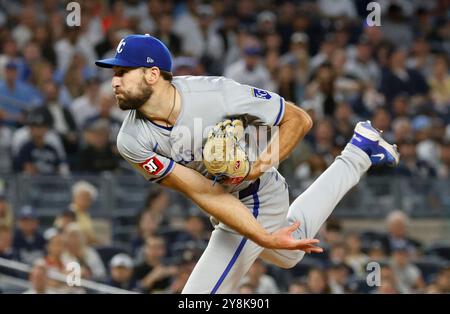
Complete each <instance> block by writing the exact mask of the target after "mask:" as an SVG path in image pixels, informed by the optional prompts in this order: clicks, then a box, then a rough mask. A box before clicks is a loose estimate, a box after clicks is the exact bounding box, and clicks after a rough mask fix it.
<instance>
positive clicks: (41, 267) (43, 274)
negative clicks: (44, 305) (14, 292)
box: [24, 260, 55, 294]
mask: <svg viewBox="0 0 450 314" xmlns="http://www.w3.org/2000/svg"><path fill="white" fill-rule="evenodd" d="M47 273H48V270H47V267H46V266H45V262H44V261H42V260H39V261H36V263H34V265H33V268H32V269H31V272H30V277H29V282H30V285H31V288H30V289H28V290H27V291H25V292H24V294H54V293H55V291H53V290H52V289H51V288H50V287H49V285H48V282H49V278H48V274H47Z"/></svg>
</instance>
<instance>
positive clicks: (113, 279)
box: [106, 253, 136, 291]
mask: <svg viewBox="0 0 450 314" xmlns="http://www.w3.org/2000/svg"><path fill="white" fill-rule="evenodd" d="M109 267H110V275H109V278H108V280H107V281H106V283H107V284H108V285H110V286H113V287H116V288H120V289H125V290H130V291H133V290H135V289H136V282H135V281H134V279H133V260H132V259H131V257H130V256H128V255H127V254H124V253H121V254H117V255H114V257H113V258H112V259H111V261H110V262H109Z"/></svg>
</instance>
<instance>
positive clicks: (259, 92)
mask: <svg viewBox="0 0 450 314" xmlns="http://www.w3.org/2000/svg"><path fill="white" fill-rule="evenodd" d="M253 96H255V97H256V98H262V99H270V98H272V96H270V94H269V92H267V91H265V90H263V89H258V88H253Z"/></svg>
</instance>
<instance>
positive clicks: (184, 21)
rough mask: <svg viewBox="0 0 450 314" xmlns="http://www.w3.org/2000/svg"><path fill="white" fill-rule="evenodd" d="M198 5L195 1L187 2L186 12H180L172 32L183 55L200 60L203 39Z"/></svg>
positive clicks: (203, 48) (203, 43)
mask: <svg viewBox="0 0 450 314" xmlns="http://www.w3.org/2000/svg"><path fill="white" fill-rule="evenodd" d="M198 9H199V5H198V2H197V1H193V0H190V1H187V3H186V10H185V11H184V12H182V13H181V14H180V15H179V16H178V17H177V19H176V20H175V23H174V25H173V32H174V33H175V34H177V35H178V36H179V37H180V38H183V41H182V52H183V54H185V55H189V56H193V57H196V58H200V57H201V56H202V54H203V52H204V51H205V46H206V43H205V39H204V37H203V35H202V31H201V28H200V22H199V10H198Z"/></svg>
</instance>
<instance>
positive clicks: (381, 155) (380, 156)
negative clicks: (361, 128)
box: [372, 154, 384, 161]
mask: <svg viewBox="0 0 450 314" xmlns="http://www.w3.org/2000/svg"><path fill="white" fill-rule="evenodd" d="M372 157H378V158H380V160H379V161H382V160H383V159H384V154H376V155H372Z"/></svg>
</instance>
